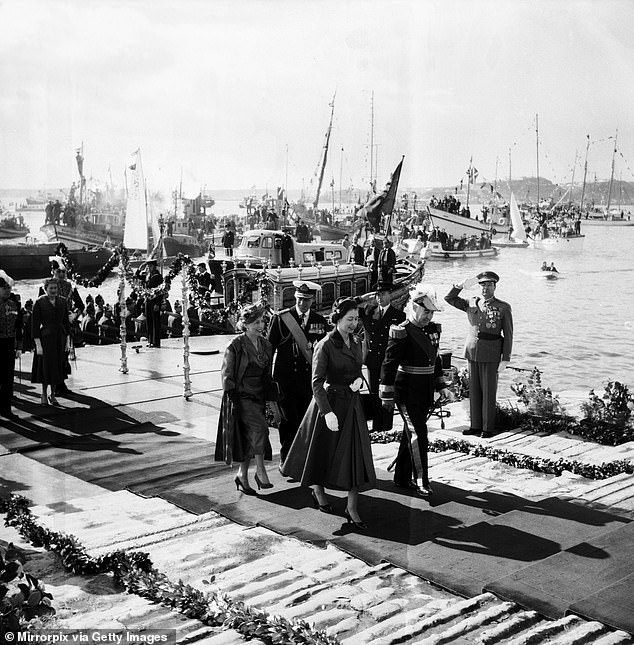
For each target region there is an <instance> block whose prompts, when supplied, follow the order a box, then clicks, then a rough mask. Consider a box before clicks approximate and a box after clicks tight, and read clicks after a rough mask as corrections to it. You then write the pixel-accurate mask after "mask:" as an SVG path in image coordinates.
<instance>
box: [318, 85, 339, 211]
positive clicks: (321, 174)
mask: <svg viewBox="0 0 634 645" xmlns="http://www.w3.org/2000/svg"><path fill="white" fill-rule="evenodd" d="M335 96H337V93H336V92H335V93H334V94H333V97H332V103H331V104H330V123H329V124H328V130H327V131H326V141H325V142H324V154H323V157H322V160H321V169H320V171H319V183H318V184H317V194H316V195H315V201H314V202H313V211H314V212H315V213H317V206H318V204H319V193H321V185H322V183H323V181H324V172H325V170H326V160H327V159H328V146H329V145H330V133H331V131H332V119H333V117H334V115H335Z"/></svg>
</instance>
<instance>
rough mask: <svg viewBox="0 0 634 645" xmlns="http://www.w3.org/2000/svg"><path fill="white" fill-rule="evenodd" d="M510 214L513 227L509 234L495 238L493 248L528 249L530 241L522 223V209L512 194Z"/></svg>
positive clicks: (510, 228) (492, 241)
mask: <svg viewBox="0 0 634 645" xmlns="http://www.w3.org/2000/svg"><path fill="white" fill-rule="evenodd" d="M509 213H510V218H511V226H510V227H509V232H508V234H507V235H504V236H500V235H498V236H497V237H495V238H493V239H492V240H491V246H493V247H496V248H500V247H506V248H526V247H528V241H527V239H526V229H525V228H524V222H523V221H522V216H521V215H520V209H519V207H518V206H517V200H516V199H515V195H514V194H513V193H512V192H511V199H510V201H509Z"/></svg>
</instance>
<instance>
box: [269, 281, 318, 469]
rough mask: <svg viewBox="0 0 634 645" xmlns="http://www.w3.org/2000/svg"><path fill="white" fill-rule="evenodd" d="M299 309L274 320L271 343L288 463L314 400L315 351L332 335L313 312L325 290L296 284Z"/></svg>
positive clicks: (283, 455)
mask: <svg viewBox="0 0 634 645" xmlns="http://www.w3.org/2000/svg"><path fill="white" fill-rule="evenodd" d="M293 286H294V287H295V306H294V307H291V308H290V309H283V310H282V311H280V312H278V313H277V314H275V315H274V316H273V320H272V321H271V327H270V330H269V342H270V343H271V344H272V345H273V351H274V352H275V354H276V357H275V368H274V370H273V378H274V380H275V381H277V383H278V384H279V386H280V389H281V391H282V400H281V401H280V407H281V409H282V420H281V422H280V429H279V432H280V444H281V447H280V461H281V463H283V462H284V459H286V455H287V454H288V451H289V449H290V447H291V444H292V443H293V439H294V438H295V434H296V433H297V428H298V427H299V424H300V423H301V421H302V419H303V418H304V414H305V413H306V410H307V409H308V405H309V404H310V401H311V399H312V397H313V389H312V384H311V374H312V358H313V347H314V346H315V345H316V344H317V342H319V341H320V340H321V339H322V338H323V337H324V336H325V335H326V332H327V331H328V323H327V321H326V319H325V318H324V317H323V316H320V315H319V314H318V313H317V312H315V311H313V310H312V309H311V306H312V304H313V302H314V300H315V293H316V292H317V291H321V286H320V285H318V284H317V283H315V282H310V281H308V280H294V281H293Z"/></svg>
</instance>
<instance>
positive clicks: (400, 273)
mask: <svg viewBox="0 0 634 645" xmlns="http://www.w3.org/2000/svg"><path fill="white" fill-rule="evenodd" d="M424 274H425V264H424V262H419V263H416V264H413V263H408V262H401V263H399V264H397V273H396V276H395V279H394V285H395V288H394V290H393V291H392V292H391V302H392V304H393V305H394V306H396V307H402V306H403V305H404V304H405V302H406V300H407V298H408V294H409V289H410V287H411V286H413V285H414V284H416V283H417V282H419V281H420V280H421V279H422V277H423V275H424ZM296 280H310V281H311V282H316V283H317V284H319V285H320V286H321V290H320V291H318V292H317V294H316V297H315V304H314V308H315V310H316V311H318V312H320V313H322V314H329V313H330V312H331V310H332V304H333V302H334V301H335V300H336V299H337V298H345V297H356V298H360V299H361V300H370V299H372V298H374V296H375V292H373V291H369V289H370V270H369V269H368V268H367V267H364V266H359V265H356V264H339V263H338V262H336V261H335V262H332V263H331V264H316V265H309V266H295V267H286V268H282V267H277V268H269V267H265V268H255V267H253V266H251V265H248V264H247V265H246V266H239V265H237V266H235V267H233V268H231V269H227V270H226V271H225V272H224V273H223V298H224V303H230V302H233V301H235V300H236V298H237V295H238V294H243V293H244V292H245V291H247V292H249V293H250V300H251V302H255V301H257V300H259V299H261V298H266V299H267V300H268V303H269V305H270V306H271V308H272V309H273V310H274V311H279V310H280V309H285V308H287V307H292V306H293V305H294V304H295V291H296V287H295V286H294V284H293V282H294V281H296ZM230 322H232V323H235V320H231V321H230Z"/></svg>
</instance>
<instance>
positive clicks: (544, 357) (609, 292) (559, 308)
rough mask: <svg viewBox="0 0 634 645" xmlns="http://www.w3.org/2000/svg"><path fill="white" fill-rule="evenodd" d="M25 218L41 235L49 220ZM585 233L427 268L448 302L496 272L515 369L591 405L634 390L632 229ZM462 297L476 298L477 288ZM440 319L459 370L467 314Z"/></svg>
mask: <svg viewBox="0 0 634 645" xmlns="http://www.w3.org/2000/svg"><path fill="white" fill-rule="evenodd" d="M229 210H231V209H229ZM233 212H238V209H237V206H236V207H235V208H234V210H233ZM219 214H220V213H219ZM223 214H224V213H223ZM226 214H229V211H227V213H226ZM24 215H25V219H26V220H27V223H28V224H29V225H30V226H31V231H33V232H34V233H36V232H37V231H38V228H39V226H40V225H41V224H40V222H41V220H43V213H24ZM582 232H583V233H584V234H585V235H586V238H585V244H584V248H583V251H582V252H580V253H579V254H567V253H555V252H552V253H551V254H550V255H548V254H547V253H546V252H542V251H538V250H534V249H530V248H527V249H513V248H503V249H501V250H500V253H499V255H498V256H497V257H496V258H493V259H482V260H475V259H474V260H455V261H428V263H427V265H426V272H425V281H426V282H429V283H431V284H433V285H435V287H436V289H437V291H438V295H439V296H440V298H441V299H442V298H443V297H444V296H445V295H446V293H447V292H448V291H449V289H450V288H451V285H452V284H453V283H456V282H460V281H462V280H464V279H465V278H466V277H469V276H471V275H475V274H476V273H478V272H480V271H483V270H485V269H489V270H493V271H495V272H496V273H498V274H499V276H500V282H499V284H498V287H497V292H496V295H497V296H498V297H499V298H500V299H502V300H506V301H507V302H509V303H510V304H511V306H512V308H513V317H514V325H515V337H514V347H513V358H512V361H511V364H512V365H513V366H514V367H517V368H522V369H531V368H532V367H533V366H537V367H538V368H539V369H540V370H541V372H542V375H543V383H544V385H547V386H549V387H551V388H552V390H553V391H554V392H562V391H573V392H575V393H578V394H579V395H583V397H584V398H585V396H586V395H587V393H588V391H589V390H590V389H591V388H594V389H596V390H599V391H602V390H603V386H604V385H605V383H607V381H608V380H618V381H621V382H623V383H626V384H628V385H629V386H630V387H632V388H634V256H633V255H632V248H633V246H634V226H627V227H592V226H586V227H583V230H582ZM0 253H1V249H0ZM543 261H546V262H548V263H549V264H550V262H554V263H555V265H556V267H557V268H558V269H559V272H560V276H561V277H560V279H557V280H546V279H544V278H543V277H541V275H540V271H539V269H540V266H541V264H542V262H543ZM40 282H41V281H38V280H31V281H23V282H21V283H19V284H18V285H17V288H16V291H17V292H18V293H20V295H21V296H22V298H23V300H25V299H26V298H33V297H35V296H36V295H37V287H38V285H39V283H40ZM179 284H180V283H179V282H175V283H174V286H173V287H172V294H171V295H170V300H174V299H180V297H181V295H180V292H179ZM117 286H118V278H116V277H114V276H113V277H111V278H108V279H107V280H106V281H105V282H104V284H103V285H102V286H101V287H100V288H99V289H84V288H81V289H80V293H81V294H82V296H85V295H86V294H87V293H92V294H93V296H94V295H95V294H96V293H97V292H100V293H101V294H102V295H103V296H104V298H105V299H106V302H114V300H115V298H116V289H117ZM463 293H464V294H465V295H470V296H472V295H477V294H478V289H477V288H475V289H474V290H472V291H469V292H463ZM435 320H436V321H437V322H439V323H441V324H442V329H443V331H442V338H441V346H442V347H443V348H444V349H447V350H450V351H452V353H453V356H454V361H453V363H454V365H456V367H462V366H465V362H464V361H463V360H461V358H460V357H461V356H462V348H463V343H464V337H465V333H466V329H467V321H466V316H465V314H464V312H462V311H459V310H457V309H454V308H453V307H450V306H449V305H446V304H445V306H444V310H443V311H442V312H439V313H437V314H436V317H435ZM113 351H118V350H117V348H116V347H113ZM525 376H526V373H524V372H518V371H515V370H507V371H506V373H505V374H504V375H503V376H502V377H501V381H500V391H501V393H503V394H505V395H508V396H509V398H511V399H512V400H513V396H512V394H510V390H509V384H510V383H511V382H512V380H513V379H514V378H517V377H520V378H522V377H524V378H525Z"/></svg>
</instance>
